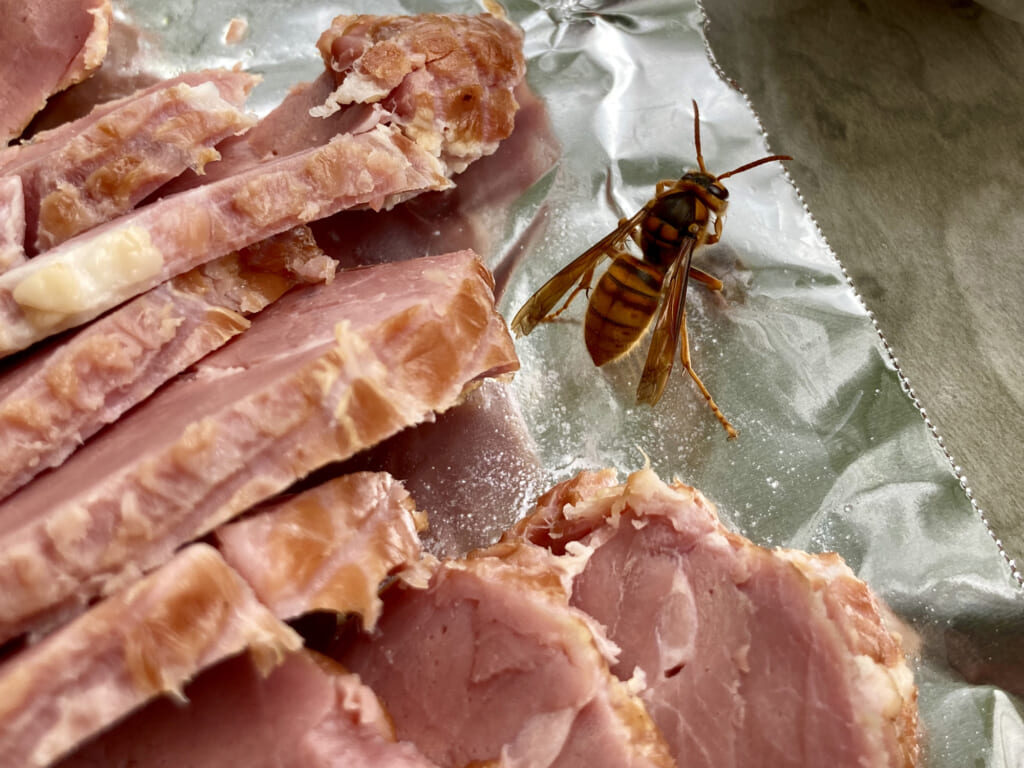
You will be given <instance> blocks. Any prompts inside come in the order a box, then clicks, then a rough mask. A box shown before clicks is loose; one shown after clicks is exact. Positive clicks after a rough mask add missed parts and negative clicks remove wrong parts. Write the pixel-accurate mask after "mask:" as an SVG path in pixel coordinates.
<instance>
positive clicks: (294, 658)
mask: <svg viewBox="0 0 1024 768" xmlns="http://www.w3.org/2000/svg"><path fill="white" fill-rule="evenodd" d="M184 698H185V699H186V700H187V704H184V705H183V704H182V703H180V702H175V701H172V700H169V699H167V698H162V699H158V700H156V701H154V702H152V703H151V704H149V705H148V706H146V707H145V708H144V709H141V710H139V711H138V712H137V713H135V714H133V715H131V716H130V717H128V718H127V719H126V720H125V721H124V722H122V723H121V724H120V725H118V726H117V727H115V728H113V729H112V730H110V731H108V732H107V733H104V734H102V735H100V736H99V737H97V738H96V739H95V740H94V741H92V742H90V743H88V744H86V745H84V746H83V747H82V748H80V749H79V750H77V751H76V752H74V753H72V754H71V756H70V757H68V758H67V759H66V760H64V761H62V762H60V763H58V767H57V768H129V766H130V767H131V768H166V766H169V765H177V766H182V767H183V768H227V766H245V768H320V767H323V768H327V766H352V768H358V767H361V766H365V767H366V768H369V767H370V766H373V768H430V766H431V765H432V764H431V763H430V762H429V761H428V760H427V759H426V758H425V757H423V756H422V755H421V754H420V753H419V752H418V751H417V750H416V749H415V747H413V746H412V745H411V744H396V743H395V741H394V729H393V727H392V726H391V722H390V720H389V719H388V716H387V714H386V713H385V712H384V710H383V709H382V708H381V706H380V704H379V702H378V701H377V699H376V697H375V696H374V695H373V692H372V691H370V690H369V689H368V688H367V687H366V686H364V685H363V684H362V683H360V682H359V678H358V677H356V676H355V675H352V674H348V673H346V672H345V670H343V669H342V668H341V667H340V666H339V665H338V664H337V663H336V662H333V661H331V660H330V659H327V658H326V657H323V656H318V655H316V654H313V653H309V652H300V653H296V654H289V655H288V657H287V658H285V660H284V661H283V662H282V663H281V665H280V666H279V667H277V668H275V669H274V671H273V672H271V673H270V675H269V676H264V675H262V674H260V671H259V670H258V669H257V668H255V666H254V665H253V663H252V662H251V661H250V659H249V658H248V657H246V656H237V657H234V658H232V659H228V660H227V661H225V662H222V663H221V664H219V665H217V666H216V667H214V668H212V669H210V670H207V671H206V672H204V673H203V674H202V675H200V676H199V677H198V678H197V679H196V680H195V681H194V682H192V683H191V684H190V685H189V686H187V687H186V688H185V691H184Z"/></svg>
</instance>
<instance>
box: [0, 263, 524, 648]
mask: <svg viewBox="0 0 1024 768" xmlns="http://www.w3.org/2000/svg"><path fill="white" fill-rule="evenodd" d="M492 291H493V283H492V282H491V277H490V274H489V273H488V272H487V271H486V269H485V268H484V267H483V265H482V264H481V263H480V261H479V259H477V258H476V256H475V255H474V254H472V253H468V252H461V253H455V254H448V255H446V256H440V257H434V258H428V259H421V260H418V261H413V262H403V263H402V264H395V265H382V266H379V267H373V268H368V269H363V270H351V271H347V272H343V273H340V274H339V275H338V276H337V277H336V278H335V279H334V281H333V282H332V283H330V284H329V285H323V286H310V287H307V288H300V289H297V290H294V291H291V292H290V293H288V294H286V295H285V296H284V297H282V298H281V299H279V300H278V301H277V302H276V303H274V304H273V305H271V306H270V307H269V308H268V309H266V310H264V311H263V312H262V313H260V314H258V315H256V316H255V318H254V319H253V323H252V327H250V328H249V330H247V331H246V332H245V333H244V334H242V335H240V336H238V337H237V338H236V339H235V340H234V341H233V342H232V343H231V344H228V345H227V346H225V347H222V348H221V349H219V350H218V351H216V352H214V353H213V354H212V355H209V356H207V357H206V358H204V359H203V360H202V361H201V362H200V363H199V364H198V365H197V366H195V368H194V369H193V370H192V371H191V372H190V373H188V374H186V375H184V376H182V377H179V378H178V379H177V380H175V381H174V382H171V383H170V384H168V385H167V386H166V387H164V388H163V389H161V390H160V391H158V392H157V393H155V394H154V395H152V396H151V397H149V398H148V399H147V400H146V401H145V402H143V403H142V404H140V405H139V406H138V407H136V408H135V409H133V410H132V411H131V412H129V413H127V414H125V415H124V416H122V417H121V418H120V419H119V420H118V421H117V423H116V424H115V425H113V426H112V427H111V428H110V429H107V430H105V431H103V432H102V433H100V434H99V435H97V436H96V437H95V438H93V439H92V440H91V441H89V443H87V444H86V445H85V446H83V447H82V448H81V449H80V450H78V451H76V452H75V453H74V454H72V456H71V457H70V458H69V459H68V460H67V461H66V462H64V464H62V465H61V466H60V467H59V468H57V469H56V470H54V471H52V472H50V473H49V474H47V475H44V476H41V477H38V478H36V480H35V481H33V482H32V483H30V484H28V485H27V486H25V487H23V488H22V489H21V490H20V491H18V492H17V493H15V494H14V495H13V496H10V497H8V499H7V500H6V501H5V502H4V503H3V504H0V637H2V638H9V637H13V636H15V635H17V634H19V633H21V632H23V631H25V630H29V629H32V628H33V627H36V628H39V627H43V626H45V625H46V623H48V621H52V620H54V619H59V618H60V613H61V612H62V611H74V610H76V609H77V606H79V605H80V604H81V603H82V602H83V601H84V600H87V599H88V598H89V597H90V596H91V595H94V594H96V593H97V592H98V591H99V590H100V589H103V588H105V587H107V585H109V584H110V583H112V582H116V581H117V580H118V579H129V578H132V577H133V576H134V574H136V573H137V572H138V571H140V570H142V571H146V570H149V569H151V568H153V567H155V566H157V565H159V564H160V563H162V562H165V561H166V560H167V559H168V558H169V557H170V555H171V553H172V552H173V551H174V550H175V548H177V547H178V546H179V545H180V544H182V543H184V542H186V541H189V540H191V539H193V538H195V537H196V536H201V535H203V534H204V533H206V532H207V531H210V530H212V529H213V528H214V527H216V526H218V525H220V524H222V523H224V522H226V521H227V520H228V519H230V518H231V517H233V516H234V515H236V514H237V513H239V512H241V511H243V510H245V509H248V508H249V507H251V506H252V505H253V504H256V503H258V502H260V501H262V500H264V499H266V498H268V497H270V496H272V495H273V494H275V493H277V492H278V491H281V490H283V489H284V488H286V487H287V486H289V485H290V484H291V483H292V482H294V481H295V480H297V479H299V478H301V477H303V476H304V475H306V474H307V473H309V472H310V471H312V470H314V469H316V468H317V467H320V466H323V465H324V464H327V463H328V462H331V461H339V460H342V459H345V458H348V457H349V456H351V455H352V454H354V453H356V452H357V451H360V450H363V449H365V448H367V447H368V446H370V445H373V444H375V443H377V442H379V441H381V440H383V439H385V438H386V437H389V436H390V435H392V434H394V433H396V432H398V431H399V430H401V429H403V428H404V427H407V426H409V425H411V424H415V423H417V422H420V421H423V420H425V419H428V418H431V417H432V414H433V413H434V412H436V411H444V410H446V409H447V408H449V407H451V406H452V405H454V404H455V403H456V402H458V401H459V399H460V398H461V397H462V396H463V394H464V392H465V391H466V390H467V389H471V388H472V387H474V386H475V385H476V382H477V381H478V380H480V379H482V378H484V377H488V376H495V375H502V374H505V373H508V372H510V371H512V370H515V369H516V368H517V367H518V360H517V359H516V356H515V351H514V349H513V346H512V340H511V337H510V336H509V334H508V329H507V328H506V326H505V322H504V320H503V319H502V318H501V316H500V315H498V314H497V312H496V311H495V309H494V303H493V293H492Z"/></svg>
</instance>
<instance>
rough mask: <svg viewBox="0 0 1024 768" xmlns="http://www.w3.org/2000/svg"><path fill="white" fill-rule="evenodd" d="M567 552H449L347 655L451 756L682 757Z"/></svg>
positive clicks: (430, 748)
mask: <svg viewBox="0 0 1024 768" xmlns="http://www.w3.org/2000/svg"><path fill="white" fill-rule="evenodd" d="M556 560H557V558H554V557H552V556H551V555H550V554H549V553H547V552H545V551H543V550H541V549H539V548H536V547H531V546H528V545H508V546H500V547H495V548H494V549H489V550H482V551H479V552H477V553H476V554H475V555H474V556H472V557H470V558H468V559H466V560H457V561H448V562H445V563H443V564H441V565H439V567H438V568H437V570H436V571H435V573H434V575H433V576H432V578H431V580H430V583H429V585H428V586H427V588H426V589H411V588H406V587H404V586H397V587H395V588H393V589H391V590H389V591H388V592H386V593H385V595H384V603H385V607H384V612H383V615H382V616H381V620H380V622H379V624H378V627H377V630H376V631H375V632H374V633H373V634H372V635H368V636H367V635H364V636H362V637H360V638H358V639H356V640H355V642H354V644H352V645H351V646H350V647H348V648H345V649H340V648H339V649H337V650H336V653H337V654H338V658H339V660H340V661H341V662H342V663H343V664H344V665H345V666H346V667H347V668H349V669H351V670H353V671H354V672H356V673H357V674H359V676H360V678H361V679H362V680H363V681H364V682H366V683H367V684H368V685H369V686H370V687H371V688H372V689H373V690H374V691H375V692H376V693H377V695H378V696H379V697H380V698H381V700H382V702H383V703H384V706H385V708H386V709H387V710H388V712H389V713H390V714H391V716H392V718H393V719H394V722H395V728H396V731H397V734H398V737H399V738H400V739H403V740H408V741H411V742H412V743H414V744H415V745H416V746H417V747H419V749H420V750H421V751H422V752H423V753H424V754H425V755H426V756H427V757H428V758H430V759H431V760H433V761H434V762H436V763H437V764H438V765H439V766H451V768H461V767H462V766H466V765H477V764H486V765H496V766H529V767H530V768H547V767H548V766H566V767H567V768H568V767H569V766H572V767H573V768H578V766H590V767H591V768H600V767H601V766H609V768H610V767H611V766H616V767H621V766H663V767H664V768H669V766H673V765H674V764H673V762H672V759H671V757H670V756H669V754H668V751H667V748H666V746H665V744H664V742H663V741H662V740H661V737H660V735H659V734H658V732H657V729H656V728H654V726H653V724H652V723H651V721H650V719H649V718H648V716H647V713H646V712H645V711H644V709H643V707H642V705H641V704H640V702H639V700H638V699H636V698H635V697H634V696H633V695H632V693H631V689H630V686H628V685H627V684H625V683H622V682H620V681H618V680H617V679H616V678H615V677H614V676H613V675H612V674H611V673H610V672H609V671H608V666H607V662H606V660H605V656H604V655H603V654H602V650H601V648H602V647H603V644H601V641H600V639H599V638H596V637H595V636H594V635H593V634H592V632H591V624H590V623H588V619H587V618H586V617H585V616H583V614H581V613H580V612H579V611H577V610H576V609H574V608H571V607H570V606H569V604H568V591H567V588H566V587H565V586H564V580H565V578H566V572H565V571H563V569H562V568H561V566H560V564H559V563H558V562H556Z"/></svg>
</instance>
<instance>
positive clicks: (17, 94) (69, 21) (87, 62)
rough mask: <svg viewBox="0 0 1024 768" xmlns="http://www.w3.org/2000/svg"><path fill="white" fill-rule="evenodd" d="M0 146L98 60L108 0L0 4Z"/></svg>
mask: <svg viewBox="0 0 1024 768" xmlns="http://www.w3.org/2000/svg"><path fill="white" fill-rule="evenodd" d="M0 10H2V13H0V18H3V24H2V25H0V144H6V143H7V142H9V141H10V140H11V139H14V138H17V137H18V136H19V135H20V134H21V132H22V131H23V130H24V129H25V126H27V125H28V124H29V121H31V120H32V117H33V116H34V115H35V114H36V113H37V112H38V111H39V110H41V109H42V108H43V107H44V106H45V105H46V100H47V99H48V98H49V97H50V96H51V95H53V94H54V93H57V92H58V91H62V90H64V89H65V88H67V87H68V86H69V85H74V84H75V83H78V82H81V81H82V80H84V79H85V78H86V77H88V76H89V74H90V73H92V71H93V70H95V69H96V68H97V67H99V65H100V64H101V63H102V62H103V57H104V56H105V55H106V53H107V40H108V36H109V34H110V16H111V11H110V2H109V0H3V2H2V3H0Z"/></svg>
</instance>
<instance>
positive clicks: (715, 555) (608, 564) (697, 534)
mask: <svg viewBox="0 0 1024 768" xmlns="http://www.w3.org/2000/svg"><path fill="white" fill-rule="evenodd" d="M522 538H526V539H528V540H530V541H533V542H535V543H537V544H539V545H541V546H543V547H546V548H549V549H550V550H551V551H553V552H557V553H565V554H564V555H563V556H564V557H565V558H567V560H569V561H571V562H572V563H574V564H576V567H577V572H576V575H575V577H574V580H573V588H572V604H573V605H574V606H576V607H577V608H579V609H580V610H582V611H585V612H586V613H588V614H589V615H591V616H593V617H594V618H595V619H596V620H597V621H599V622H600V623H601V624H602V625H603V626H604V627H606V628H607V631H608V636H609V638H610V639H611V641H612V642H614V643H615V644H616V645H618V646H619V648H620V649H621V653H620V656H619V658H618V662H617V664H616V666H614V667H613V671H614V672H615V673H616V674H617V675H618V676H619V677H620V678H621V679H626V678H634V677H637V676H639V678H640V679H642V680H643V681H644V682H645V685H646V687H645V688H644V690H643V692H642V693H641V694H640V695H641V698H642V699H643V701H644V703H645V705H646V706H647V709H648V711H649V712H650V713H651V716H652V717H653V718H654V721H655V722H656V723H657V724H658V727H659V728H660V729H661V732H662V733H663V734H664V736H665V739H666V740H667V741H668V743H669V745H670V746H671V747H672V753H673V756H674V757H675V758H676V760H677V761H678V762H679V764H680V765H686V766H697V767H707V768H713V767H714V768H717V766H722V765H772V766H787V767H788V766H791V767H792V768H804V767H805V766H810V765H822V766H824V765H849V766H872V767H873V768H910V767H911V766H914V765H916V764H917V758H918V742H917V732H916V723H917V703H916V702H917V690H916V688H915V687H914V683H913V679H912V675H911V672H910V669H909V667H908V665H907V662H906V659H905V657H904V653H903V648H902V644H901V639H900V636H899V634H897V633H896V632H894V631H893V630H891V629H890V628H889V626H888V625H887V624H886V620H885V616H886V612H885V610H884V608H883V606H881V604H880V603H879V602H878V601H877V600H876V598H875V597H874V596H873V595H872V594H871V592H870V591H869V590H868V588H867V586H866V585H865V584H864V583H863V582H862V581H860V580H859V579H857V578H856V577H855V576H854V574H853V573H852V572H851V571H850V569H849V568H848V567H847V566H846V565H845V564H844V563H843V562H842V560H841V559H840V558H839V557H838V555H835V554H824V555H810V554H807V553H804V552H798V551H795V550H783V549H776V550H767V549H763V548H761V547H758V546H756V545H754V544H753V543H751V542H750V541H748V540H747V539H745V538H743V537H741V536H739V535H737V534H734V533H732V532H730V531H728V530H727V529H726V528H725V527H724V526H722V524H721V523H720V522H719V520H718V517H717V515H716V513H715V510H714V508H713V507H712V506H711V505H710V504H709V503H708V502H707V500H706V499H704V497H703V496H701V494H700V493H698V492H697V491H695V490H693V489H692V488H689V487H687V486H685V485H682V484H681V483H677V484H675V485H672V486H668V485H665V484H664V483H662V482H661V481H660V480H658V478H657V477H656V476H655V475H654V473H653V472H651V471H650V470H644V471H641V472H637V473H635V474H633V475H630V477H629V478H628V480H627V481H626V483H625V484H624V485H619V484H618V482H617V481H616V479H615V475H614V473H613V472H603V473H584V474H582V475H581V476H579V477H578V478H576V479H575V480H572V481H569V482H567V483H564V484H562V485H561V486H558V487H556V488H555V489H553V490H552V491H551V492H550V493H549V494H547V495H546V496H545V497H543V498H542V499H541V500H540V502H539V503H538V506H537V510H536V512H535V513H534V514H532V515H531V516H529V517H527V518H526V519H524V520H523V521H522V523H521V524H520V525H519V527H518V530H517V532H516V534H513V535H510V536H509V541H521V540H522Z"/></svg>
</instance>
